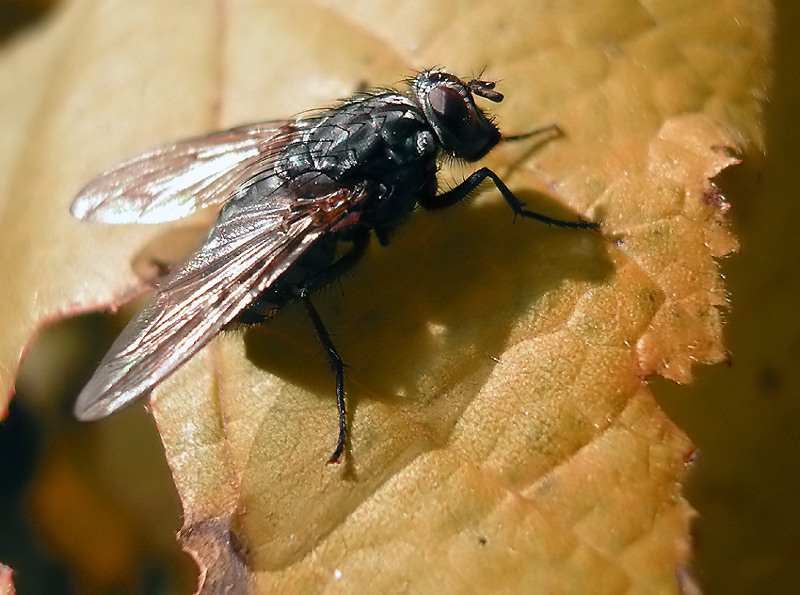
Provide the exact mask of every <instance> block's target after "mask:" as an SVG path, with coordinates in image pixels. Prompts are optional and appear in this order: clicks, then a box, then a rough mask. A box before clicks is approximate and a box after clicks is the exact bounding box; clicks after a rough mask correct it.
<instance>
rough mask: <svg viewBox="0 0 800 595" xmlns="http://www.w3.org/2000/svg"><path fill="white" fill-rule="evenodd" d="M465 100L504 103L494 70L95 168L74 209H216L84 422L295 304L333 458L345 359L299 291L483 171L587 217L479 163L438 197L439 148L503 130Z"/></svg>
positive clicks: (156, 295) (340, 447)
mask: <svg viewBox="0 0 800 595" xmlns="http://www.w3.org/2000/svg"><path fill="white" fill-rule="evenodd" d="M476 96H477V97H482V98H484V99H487V100H489V101H492V102H495V103H497V102H500V101H502V99H503V96H502V95H501V94H500V93H499V92H497V91H495V84H494V83H493V82H491V81H485V80H470V81H463V80H461V79H459V78H458V77H456V76H454V75H452V74H450V73H448V72H445V71H444V70H439V69H435V70H426V71H424V72H420V73H419V74H417V75H416V76H415V77H414V78H413V79H412V80H411V81H410V89H409V91H408V92H406V93H400V92H397V91H393V90H386V91H379V92H373V93H363V94H358V95H355V96H353V97H351V98H350V99H347V100H345V101H342V102H341V103H339V104H338V105H336V106H334V107H332V108H329V109H325V110H321V111H319V112H317V113H315V114H313V115H311V116H307V117H303V118H298V119H296V120H286V121H277V122H266V123H259V124H251V125H247V126H241V127H237V128H232V129H230V130H226V131H222V132H216V133H213V134H210V135H206V136H201V137H197V138H193V139H190V140H187V141H184V142H180V143H177V144H174V145H168V146H166V147H163V148H160V149H156V150H155V151H152V152H149V153H145V154H143V155H140V156H139V157H135V158H133V159H132V160H130V161H126V162H125V163H122V164H121V165H119V166H117V167H115V168H114V169H111V170H109V171H107V172H105V173H103V174H102V175H100V176H99V177H98V178H96V179H95V180H94V181H93V182H91V183H90V184H89V185H88V186H87V187H86V188H84V189H83V190H82V191H81V193H80V194H79V195H78V196H77V197H76V198H75V201H74V202H73V204H72V209H71V211H72V214H73V215H74V216H75V217H77V218H79V219H84V220H87V221H95V222H101V223H155V222H163V221H171V220H175V219H179V218H181V217H184V216H186V215H189V214H190V213H192V212H194V211H196V210H197V209H201V208H204V207H208V206H211V205H219V204H221V205H222V208H221V210H220V213H219V216H218V218H217V220H216V222H215V223H214V224H213V226H212V227H211V229H210V230H209V232H208V235H207V236H206V238H205V240H204V242H203V244H202V245H201V246H200V248H199V249H198V250H197V251H196V252H195V253H194V254H193V255H192V256H191V257H189V259H188V260H187V261H186V262H184V263H183V264H181V265H180V266H176V267H175V268H173V269H172V270H171V271H170V272H169V273H168V274H167V275H166V276H165V277H163V278H162V279H161V280H160V281H159V283H158V284H157V286H156V287H155V289H154V292H153V295H152V296H151V297H150V300H149V301H148V302H147V304H146V305H145V306H144V308H142V310H141V311H140V312H139V313H138V314H137V315H136V317H135V318H134V319H133V320H132V321H131V322H130V323H129V324H128V326H127V327H126V328H125V329H124V330H123V331H122V333H121V334H120V336H119V337H118V338H117V340H116V341H115V342H114V344H113V345H112V346H111V348H110V349H109V351H108V353H107V354H106V356H105V357H104V358H103V360H102V361H101V362H100V365H99V366H98V368H97V370H96V371H95V373H94V375H93V376H92V378H91V379H90V380H89V382H88V384H87V385H86V387H85V388H84V389H83V390H82V391H81V393H80V395H79V396H78V400H77V403H76V404H75V415H76V416H77V417H78V418H79V419H81V420H94V419H99V418H102V417H105V416H107V415H109V414H111V413H113V412H114V411H116V410H118V409H121V408H122V407H125V406H127V405H129V404H131V403H132V402H133V401H135V400H136V399H138V398H139V397H141V396H142V395H144V394H145V393H147V392H148V391H149V390H151V389H152V388H153V387H155V386H156V385H157V384H158V383H160V382H161V381H162V380H164V379H165V378H166V377H167V376H169V375H170V374H172V373H173V372H174V371H175V370H176V369H177V368H179V367H180V366H181V365H183V364H184V363H185V362H186V361H187V360H188V359H189V358H191V357H192V356H193V355H194V354H195V353H197V352H198V351H199V350H200V349H201V348H202V347H204V346H205V345H206V344H207V343H208V342H209V341H211V339H213V338H214V337H215V336H216V335H217V334H218V333H220V331H222V330H223V329H225V328H226V327H227V326H229V325H231V324H232V323H246V324H250V323H257V322H261V321H263V320H265V319H266V318H269V317H270V316H271V315H272V314H273V313H274V312H276V311H277V310H278V309H280V308H281V307H282V306H284V305H286V304H287V303H288V302H290V301H292V300H300V301H301V302H302V303H303V305H304V307H305V309H306V312H307V313H308V317H309V319H310V320H311V322H312V324H313V325H314V329H315V330H316V333H317V336H318V337H319V341H320V343H321V344H322V347H323V349H324V351H325V354H326V356H327V358H328V362H329V363H330V366H331V368H332V370H333V373H334V377H335V385H336V400H337V405H338V412H339V434H338V440H337V443H336V448H335V450H334V452H333V455H332V456H331V458H330V462H332V463H333V462H338V461H339V460H340V458H341V456H342V453H343V452H344V448H345V441H346V437H347V411H346V407H345V391H344V367H345V365H344V363H343V361H342V358H341V357H340V356H339V353H338V351H337V350H336V347H335V346H334V344H333V341H332V340H331V337H330V334H329V333H328V331H327V330H326V328H325V325H324V324H323V322H322V319H321V318H320V316H319V314H318V313H317V311H316V309H315V308H314V306H313V305H312V303H311V299H310V294H312V293H313V292H314V291H316V290H317V289H320V288H321V287H323V286H325V285H327V284H328V283H330V282H331V281H333V280H334V279H336V278H337V277H339V276H340V275H342V274H343V273H344V272H345V271H347V270H348V269H350V268H351V267H352V266H353V265H354V264H355V263H356V262H357V261H358V260H359V259H360V258H361V256H362V255H363V254H364V251H365V250H366V248H367V245H368V243H369V240H370V236H371V234H372V233H374V234H375V236H376V238H377V240H378V242H379V243H380V244H381V245H383V246H385V245H387V244H388V243H389V239H390V237H391V235H392V233H393V232H394V230H395V229H396V228H397V227H398V226H399V225H400V224H401V223H402V222H403V221H405V220H406V219H407V218H408V216H409V215H410V214H411V212H412V211H413V210H414V208H415V207H416V205H420V206H421V207H423V208H424V209H428V210H436V209H442V208H445V207H448V206H451V205H453V204H455V203H457V202H459V201H461V200H462V199H464V198H465V197H466V196H467V195H469V194H470V193H471V192H472V191H473V190H475V189H476V188H477V187H478V185H479V184H480V183H481V182H483V181H484V180H485V179H486V178H489V179H490V180H491V181H492V182H493V183H494V184H495V186H497V188H498V190H499V191H500V193H501V194H502V195H503V198H504V199H505V200H506V202H507V203H508V204H509V206H510V207H511V209H512V210H513V212H514V214H515V215H516V216H520V217H527V218H530V219H536V220H538V221H542V222H544V223H548V224H550V225H556V226H559V227H568V228H576V229H588V228H595V227H597V224H595V223H588V222H584V221H577V222H570V221H561V220H558V219H552V218H550V217H546V216H544V215H541V214H538V213H534V212H532V211H528V210H526V209H525V208H524V206H525V205H524V203H523V202H521V201H520V200H519V199H518V198H517V197H516V196H514V194H513V193H512V192H511V191H510V190H509V189H508V187H507V186H506V185H505V184H504V183H503V181H502V180H501V179H500V178H499V177H498V176H497V175H496V174H495V173H494V172H493V171H492V170H490V169H488V168H486V167H484V168H481V169H479V170H477V171H475V172H474V173H473V174H471V175H470V176H469V177H468V178H467V179H466V180H464V181H463V182H462V183H460V184H459V185H457V186H455V187H454V188H452V189H450V190H448V191H446V192H442V193H437V180H436V172H437V163H438V161H439V160H440V159H441V158H443V157H445V156H449V157H452V158H456V159H460V160H463V161H467V162H473V161H477V160H479V159H481V158H482V157H483V156H484V155H486V154H487V153H488V152H489V151H490V150H491V149H492V148H493V147H494V146H495V145H497V143H498V142H499V141H500V140H501V138H502V137H501V134H500V131H499V130H498V128H497V126H496V125H495V124H494V122H493V119H492V118H491V117H488V116H487V115H486V114H485V113H484V112H483V111H482V110H481V109H480V108H479V107H477V106H476V105H475V101H474V98H475V97H476ZM509 138H510V137H509ZM340 244H343V245H344V247H345V248H346V250H344V251H341V250H339V245H340Z"/></svg>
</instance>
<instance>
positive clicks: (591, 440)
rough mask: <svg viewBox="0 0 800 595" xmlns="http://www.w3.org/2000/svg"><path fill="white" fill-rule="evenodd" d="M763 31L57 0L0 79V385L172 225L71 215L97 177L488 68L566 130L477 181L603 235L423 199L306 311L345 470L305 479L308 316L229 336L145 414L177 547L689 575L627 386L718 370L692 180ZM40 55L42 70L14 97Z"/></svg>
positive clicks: (714, 196)
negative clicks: (206, 136)
mask: <svg viewBox="0 0 800 595" xmlns="http://www.w3.org/2000/svg"><path fill="white" fill-rule="evenodd" d="M770 19H771V11H770V8H769V5H768V3H767V2H753V1H752V0H739V1H735V0H729V1H724V0H720V1H718V2H704V3H697V2H691V3H690V2H674V1H669V2H668V1H666V0H664V1H661V2H658V1H651V2H630V1H623V0H616V1H615V0H605V1H602V2H585V3H570V4H567V3H563V4H559V3H549V2H530V1H528V2H519V3H514V2H510V1H508V2H499V3H488V2H483V3H478V2H476V3H452V4H447V3H439V4H437V5H436V7H435V8H432V6H431V4H430V3H423V2H404V3H391V4H383V3H374V2H369V3H368V2H363V3H360V2H349V3H348V2H338V3H330V4H327V3H322V2H320V3H317V4H314V5H313V9H310V8H309V7H308V6H306V7H304V8H303V9H300V8H298V7H296V6H295V5H293V4H292V5H289V4H287V5H285V6H269V5H267V3H216V4H215V3H205V4H202V3H197V2H188V1H186V2H172V3H170V4H169V7H167V6H164V5H163V3H157V2H138V3H119V5H116V4H114V3H106V4H104V5H103V6H102V7H97V6H96V5H94V4H93V3H89V2H80V1H75V2H73V3H71V4H69V5H68V6H67V8H66V9H65V10H64V11H63V12H62V13H61V14H60V15H58V18H57V19H54V20H53V21H52V23H50V25H49V27H48V28H47V29H44V30H42V31H41V32H40V34H39V36H38V37H35V38H33V37H32V38H30V39H25V40H22V41H21V42H20V43H19V44H17V45H16V46H15V47H13V48H12V49H11V51H10V52H9V53H8V54H7V55H6V56H5V57H3V58H2V60H3V62H1V63H0V68H2V70H3V72H4V77H3V79H4V80H9V81H12V82H15V85H10V86H11V87H19V86H20V85H23V81H26V82H25V83H24V84H25V85H27V87H28V88H31V87H33V88H32V90H30V91H29V93H30V94H31V96H34V97H37V98H38V99H37V101H33V102H31V101H29V102H26V103H22V104H19V105H17V104H13V103H12V99H13V90H12V89H10V88H9V85H4V88H3V89H2V90H0V100H2V102H3V105H6V104H9V105H12V106H13V107H9V108H8V109H9V110H12V111H13V113H14V114H15V115H16V119H15V120H14V122H15V123H14V124H13V125H12V126H9V127H8V129H7V130H5V131H4V137H3V139H2V142H3V144H4V147H3V148H4V149H5V151H4V154H8V155H14V158H13V159H11V160H8V161H4V162H3V163H2V164H0V168H2V173H3V174H4V175H3V176H2V177H1V178H0V179H3V180H6V182H5V187H4V199H3V216H4V219H5V220H6V221H8V222H9V224H8V225H7V228H8V230H9V233H8V234H7V235H5V236H3V237H2V238H0V245H2V251H3V253H4V254H12V253H13V254H15V255H16V258H14V259H13V262H12V261H11V259H8V258H4V259H3V263H2V264H0V266H4V267H9V268H6V270H5V271H4V272H5V278H7V279H13V280H14V286H13V290H12V291H11V292H9V296H8V298H7V300H6V301H4V303H3V305H2V308H3V311H2V313H1V315H2V317H3V320H14V321H16V324H15V325H13V326H12V327H10V328H9V330H8V332H7V333H6V334H5V336H4V337H3V339H2V342H0V373H1V374H2V382H3V388H4V389H6V390H7V389H9V388H10V387H11V386H12V382H13V375H14V370H15V369H16V366H17V364H18V360H19V357H20V354H21V353H22V350H23V348H24V346H25V345H26V344H27V343H28V342H29V340H30V335H31V334H32V333H33V332H34V331H35V330H36V329H38V328H39V327H40V326H41V325H42V324H44V322H45V321H46V320H48V319H51V318H54V317H58V316H63V315H64V314H65V313H67V312H69V311H72V310H79V309H88V308H92V307H98V306H100V305H102V304H107V303H113V302H114V301H115V300H117V299H118V298H119V296H120V295H123V294H124V293H125V292H126V291H131V290H132V289H133V288H135V287H137V286H138V284H139V282H138V281H137V277H136V275H135V274H134V272H133V269H132V266H131V263H132V262H133V261H134V260H135V257H136V255H140V254H141V252H142V250H143V246H144V245H145V244H147V243H148V242H149V241H150V240H152V239H153V238H156V237H159V238H163V237H164V234H165V233H168V232H167V231H166V228H163V227H161V228H153V227H145V228H139V227H136V226H125V227H114V226H88V225H86V224H81V223H79V222H76V221H73V220H71V219H70V218H69V215H68V205H69V202H70V200H71V197H72V195H73V194H74V192H75V191H76V190H77V189H78V188H79V187H80V185H81V183H82V182H85V181H87V180H88V179H89V178H90V177H91V175H93V173H95V172H96V171H99V170H100V169H102V168H103V167H108V166H111V165H113V164H114V163H115V162H116V161H119V160H121V159H122V158H124V157H126V156H130V155H131V154H132V153H135V152H136V151H141V150H144V149H147V148H149V147H150V146H152V145H157V144H159V143H162V142H168V141H170V140H174V139H176V138H179V137H181V136H188V135H190V134H195V133H198V132H202V131H203V130H211V129H214V128H220V127H223V126H228V125H233V124H236V123H240V122H243V121H252V120H261V119H269V118H279V117H285V116H288V115H290V114H292V113H297V112H299V111H301V110H303V109H306V108H312V107H319V106H324V105H326V104H330V103H331V101H332V100H333V99H335V98H337V97H341V96H346V95H347V94H349V93H351V92H353V91H354V90H356V89H358V88H360V87H362V86H363V85H365V84H366V85H367V86H380V85H392V84H394V83H395V82H396V81H397V80H399V79H401V78H402V77H404V76H407V75H408V74H410V73H412V72H413V71H414V70H416V69H419V68H423V67H426V66H431V65H442V66H445V67H447V68H448V69H449V70H451V71H453V72H456V73H460V74H462V75H463V76H470V75H474V74H477V72H478V71H479V70H480V69H481V68H483V67H486V72H485V76H486V77H487V78H494V79H497V80H498V89H499V90H500V91H502V92H503V93H504V94H505V95H506V99H505V101H504V102H503V103H502V104H499V105H496V106H495V105H492V106H490V107H491V109H492V112H493V113H496V114H497V115H498V122H499V124H500V126H501V128H502V130H504V131H505V132H506V133H509V134H514V133H518V132H524V131H526V130H529V129H531V128H535V127H537V126H541V125H546V124H550V123H557V124H558V125H559V126H560V127H561V128H562V129H563V130H564V133H565V134H564V136H563V137H562V138H557V139H552V140H550V141H548V142H540V143H537V142H536V141H530V140H529V141H518V142H514V143H505V144H503V145H502V146H501V147H498V149H496V150H495V151H494V152H493V153H492V154H491V155H490V156H489V157H488V158H487V159H486V165H488V166H489V167H492V168H493V169H494V170H495V171H496V172H497V173H498V174H499V175H500V176H501V177H502V178H503V179H504V180H505V181H506V183H507V184H508V185H509V186H510V187H511V188H512V190H513V191H514V192H515V193H517V194H518V195H519V196H520V198H522V199H523V200H525V201H527V202H528V207H529V208H531V209H534V210H537V211H541V212H545V213H547V214H550V215H554V216H559V217H563V218H574V217H575V216H576V215H579V216H582V217H584V218H586V219H591V220H595V221H599V222H601V230H600V233H597V232H591V231H575V230H561V229H552V228H547V227H546V226H544V225H541V224H539V223H536V222H531V221H525V220H520V219H518V220H517V221H513V219H514V218H513V214H512V213H511V212H510V210H509V209H508V207H507V205H505V204H504V203H503V202H502V199H501V198H500V196H499V194H498V193H497V192H496V191H494V190H492V189H490V188H487V189H486V190H485V192H482V193H480V195H479V196H476V197H475V199H474V200H472V201H470V202H469V203H467V204H464V205H461V206H458V207H456V208H453V209H450V210H448V211H446V212H442V213H433V214H429V213H424V212H419V213H415V215H414V217H413V218H412V220H411V221H410V222H409V224H408V225H407V226H405V227H404V228H403V229H401V230H400V231H399V233H398V234H397V235H396V237H394V238H393V241H392V245H391V246H390V247H389V248H388V249H384V248H381V247H379V246H377V243H374V244H375V245H373V246H372V247H371V249H370V251H369V254H368V255H367V257H366V258H365V259H364V261H363V262H362V263H361V264H360V265H359V267H358V268H357V269H356V270H355V271H354V272H353V273H352V274H351V275H349V276H347V277H346V278H344V279H342V280H341V282H340V283H334V284H332V285H331V287H330V289H329V290H327V291H325V292H321V293H320V295H318V296H315V304H316V305H317V307H318V309H319V311H320V314H321V316H322V318H323V320H324V321H325V324H326V326H327V327H328V328H329V329H330V330H331V332H332V333H333V336H334V341H335V342H336V345H337V347H338V349H339V351H340V353H341V354H342V355H343V357H344V359H345V361H346V362H347V363H348V364H350V366H351V367H350V368H349V369H348V370H347V376H346V388H347V398H348V405H349V424H350V425H349V429H350V441H349V450H348V453H347V456H346V457H345V463H344V464H342V465H327V464H326V461H327V459H328V457H329V455H330V452H331V451H332V449H333V446H334V442H335V437H336V423H337V420H336V407H335V400H334V395H333V379H332V375H331V374H330V371H329V370H328V369H327V366H326V362H325V359H324V357H323V356H322V355H321V354H320V348H319V346H318V343H317V341H316V339H315V337H314V333H313V330H312V328H311V325H310V323H309V322H308V321H307V320H306V317H305V315H304V313H303V311H302V309H301V308H299V307H297V306H295V305H293V306H289V307H287V308H286V309H285V311H283V312H282V313H281V314H280V315H279V316H278V317H277V318H276V319H274V320H272V321H270V322H269V323H268V324H266V325H263V326H260V327H253V328H250V329H247V330H238V331H229V332H226V333H224V334H223V335H222V336H221V337H220V338H219V339H218V340H216V341H215V342H214V343H213V344H212V345H210V346H209V347H208V348H207V349H205V350H204V351H202V352H201V353H200V354H199V355H198V356H196V357H195V358H193V359H192V360H191V362H190V363H189V364H187V365H186V366H185V367H184V368H183V369H181V370H180V371H179V372H178V373H177V374H175V375H174V376H173V377H172V378H170V379H169V380H168V381H167V382H165V383H164V384H163V385H162V386H161V387H159V389H157V391H156V393H155V398H154V399H153V401H152V403H151V408H152V411H153V414H154V416H155V418H156V421H157V424H158V428H159V432H160V434H161V436H162V439H163V442H164V446H165V449H166V454H167V458H168V461H169V464H170V466H171V468H172V471H173V477H174V480H175V483H176V485H177V488H178V491H179V494H180V496H181V499H182V503H183V509H184V529H183V530H182V532H181V537H182V539H183V542H184V545H185V547H187V549H188V550H190V551H192V552H193V555H194V556H195V557H196V559H198V561H199V562H200V565H201V567H202V568H203V569H204V571H205V572H204V573H203V580H204V581H205V583H204V588H205V589H206V590H208V591H209V592H211V591H213V589H215V588H218V587H220V586H221V585H224V584H231V583H233V584H244V583H246V584H247V585H249V586H250V587H252V588H256V589H259V590H263V591H266V592H270V591H277V590H281V591H317V590H331V591H334V590H335V591H352V592H356V591H372V592H378V591H393V590H399V589H404V590H413V591H419V592H430V591H435V590H436V591H441V590H446V591H450V592H458V591H476V592H480V591H487V590H501V589H502V590H508V591H512V590H514V589H524V590H525V591H528V592H554V591H555V592H558V591H571V592H589V591H591V592H620V591H634V592H641V591H666V592H673V591H679V590H682V589H687V588H690V587H691V581H692V579H691V573H690V571H689V569H688V565H689V563H690V557H691V546H690V543H689V522H690V518H691V509H690V507H689V506H688V504H687V503H686V501H685V500H684V499H683V497H682V495H681V490H680V482H681V481H682V480H683V479H684V477H685V468H686V462H687V459H688V458H689V456H690V453H691V451H692V447H691V445H690V443H689V441H688V439H687V438H686V436H685V435H684V434H683V433H682V432H681V430H680V429H679V428H677V427H676V426H675V425H674V424H673V423H672V422H671V421H670V420H669V419H668V418H667V417H666V415H665V414H664V413H663V412H662V411H661V410H660V409H659V407H658V406H657V404H656V403H655V401H654V399H653V397H652V395H651V394H650V392H649V390H648V388H647V385H646V383H645V379H646V377H647V376H648V375H651V374H659V375H662V376H665V377H667V378H670V379H673V380H678V381H687V380H689V379H690V377H691V372H692V365H693V364H694V363H695V362H698V363H711V362H716V361H720V360H721V359H723V358H724V354H725V352H724V348H723V346H722V343H721V337H720V332H721V312H720V308H721V307H724V305H725V303H726V293H725V289H724V287H723V285H722V282H721V279H720V276H719V272H718V270H717V266H716V264H715V261H714V258H717V257H720V256H724V255H725V254H728V253H730V252H731V251H732V250H734V249H735V248H736V241H735V239H734V238H732V236H731V235H730V233H729V231H728V230H727V228H726V226H725V220H724V214H725V209H726V205H725V203H724V201H723V199H722V197H721V196H720V195H719V194H718V192H717V191H716V190H715V188H714V186H713V185H712V183H711V182H710V181H709V180H710V178H712V177H714V176H715V175H716V174H717V173H718V172H720V171H721V170H723V169H724V168H725V167H727V166H729V165H731V164H734V163H736V159H735V157H734V156H733V153H732V152H731V150H732V149H736V150H744V149H747V148H748V147H749V148H751V149H752V150H759V149H760V148H761V137H760V128H759V113H760V103H761V101H763V98H764V86H765V81H766V79H767V73H766V66H765V61H766V55H767V52H768V37H769V33H770ZM34 63H35V64H36V66H37V67H38V69H39V70H41V71H42V72H46V73H47V76H44V75H43V76H42V77H41V79H37V80H35V81H33V82H27V78H28V77H30V72H31V71H32V70H36V69H32V68H31V65H32V64H34ZM731 63H735V64H736V68H731V67H730V66H729V65H730V64H731ZM469 171H471V170H470V169H463V170H461V169H455V170H454V169H450V168H448V169H446V170H445V171H443V172H442V182H443V186H448V185H449V186H452V185H454V184H455V183H457V182H458V181H459V180H460V179H462V176H463V175H464V173H465V172H469ZM31 205H37V208H32V206H31ZM43 213H47V217H46V219H47V228H46V229H47V238H46V239H47V241H44V242H43V241H42V233H41V228H40V225H41V220H42V217H43ZM12 250H13V252H12ZM43 280H46V282H45V281H43Z"/></svg>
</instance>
